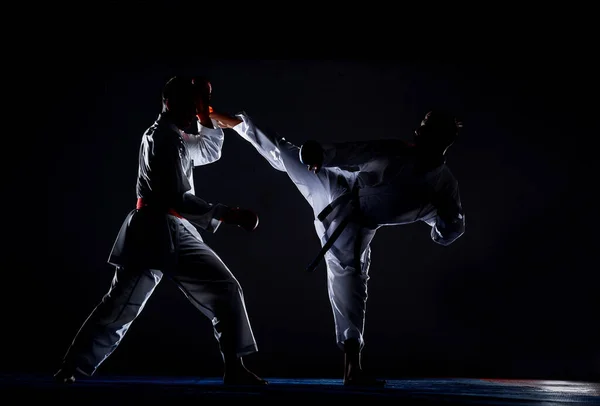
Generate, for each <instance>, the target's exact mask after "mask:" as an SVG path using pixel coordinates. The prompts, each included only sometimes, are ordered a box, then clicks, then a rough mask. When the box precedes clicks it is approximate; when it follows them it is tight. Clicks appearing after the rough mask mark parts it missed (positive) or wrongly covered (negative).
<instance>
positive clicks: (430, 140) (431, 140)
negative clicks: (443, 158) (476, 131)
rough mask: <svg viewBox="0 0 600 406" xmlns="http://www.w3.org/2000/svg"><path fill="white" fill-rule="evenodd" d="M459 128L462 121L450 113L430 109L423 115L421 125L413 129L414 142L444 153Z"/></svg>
mask: <svg viewBox="0 0 600 406" xmlns="http://www.w3.org/2000/svg"><path fill="white" fill-rule="evenodd" d="M460 128H462V123H461V122H459V121H457V120H456V118H455V117H453V116H452V115H450V114H448V113H446V112H442V111H438V110H432V111H430V112H428V113H427V114H426V115H425V118H423V120H422V121H421V125H420V126H419V128H417V129H416V130H415V144H417V145H419V146H422V147H425V148H427V149H430V150H433V151H436V152H441V153H445V152H446V150H447V149H448V148H449V147H450V146H451V145H452V144H453V143H454V141H456V137H457V136H458V131H459V129H460Z"/></svg>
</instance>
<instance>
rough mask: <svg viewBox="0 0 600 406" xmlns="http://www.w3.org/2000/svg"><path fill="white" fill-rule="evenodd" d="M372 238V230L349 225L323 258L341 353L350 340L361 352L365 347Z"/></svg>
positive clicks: (373, 234)
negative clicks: (354, 340) (357, 343)
mask: <svg viewBox="0 0 600 406" xmlns="http://www.w3.org/2000/svg"><path fill="white" fill-rule="evenodd" d="M336 220H337V219H336ZM335 223H336V224H337V221H336V222H335ZM336 224H334V225H332V228H334V227H335V226H336ZM329 234H330V233H329ZM374 236H375V230H372V229H367V228H364V227H362V226H361V225H359V224H356V223H352V222H351V223H349V224H348V225H347V226H346V228H345V229H344V231H343V232H342V234H341V235H340V237H339V238H338V239H337V240H336V242H335V244H334V245H333V247H331V249H330V250H329V251H328V252H327V254H326V255H325V261H326V264H327V291H328V294H329V301H330V303H331V308H332V311H333V320H334V324H335V334H336V342H337V344H338V346H339V347H340V348H341V349H343V343H344V341H346V340H348V339H351V338H353V339H356V340H357V341H358V342H359V344H360V346H361V348H362V346H363V345H364V337H363V334H364V327H365V314H366V305H367V297H368V295H367V285H368V281H369V267H370V265H371V247H370V243H371V241H372V239H373V237H374Z"/></svg>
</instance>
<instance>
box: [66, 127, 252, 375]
mask: <svg viewBox="0 0 600 406" xmlns="http://www.w3.org/2000/svg"><path fill="white" fill-rule="evenodd" d="M223 140H224V135H223V130H222V129H220V128H218V127H217V126H216V125H215V128H208V127H204V126H202V125H201V124H200V123H199V122H198V131H197V134H196V135H193V134H187V133H184V132H183V131H181V130H179V129H178V128H177V127H176V126H175V125H174V124H172V123H171V122H170V121H169V120H168V119H166V118H165V117H164V116H159V117H158V119H157V120H156V122H155V123H154V124H153V125H152V126H151V127H150V128H148V130H146V132H145V133H144V135H143V137H142V141H141V146H140V152H139V171H138V180H137V186H136V189H137V196H138V198H139V199H143V203H144V206H143V207H141V208H137V209H134V210H132V211H131V212H130V213H129V214H128V215H127V216H126V218H125V220H124V221H123V224H122V226H121V230H120V231H119V234H118V236H117V238H116V240H115V243H114V246H113V249H112V251H111V253H110V256H109V258H108V262H109V263H111V264H113V265H115V267H116V272H115V275H114V278H113V281H112V284H111V287H110V290H109V291H108V293H107V294H106V295H105V296H104V297H103V299H102V301H101V302H100V303H99V304H98V306H97V307H96V308H95V309H94V311H93V312H92V313H91V314H90V316H89V317H88V319H87V320H86V321H85V323H84V324H83V326H82V327H81V329H80V330H79V332H78V334H77V335H76V337H75V339H74V341H73V343H72V344H71V346H70V347H69V349H68V351H67V354H66V355H65V358H64V360H63V363H64V364H65V365H68V366H70V367H74V368H76V369H77V370H79V371H80V372H82V373H84V374H87V375H92V374H93V373H94V372H95V371H96V369H97V368H98V367H99V366H100V364H101V363H102V362H104V360H106V358H107V357H108V356H109V355H110V354H111V353H112V352H113V351H114V350H115V349H116V348H117V346H118V345H119V343H120V342H121V340H122V339H123V338H124V336H125V334H126V333H127V331H128V329H129V327H130V325H131V323H132V322H133V321H134V320H135V319H136V317H137V316H138V315H139V314H140V313H141V311H142V310H143V308H144V306H145V304H146V302H147V300H148V299H149V298H150V296H151V295H152V292H153V291H154V289H155V288H156V286H157V285H158V284H159V282H160V281H161V279H162V277H163V275H166V276H167V277H168V278H169V279H171V280H172V281H173V282H175V283H176V284H177V286H178V287H179V288H180V290H181V291H182V292H183V294H184V295H185V296H186V297H187V298H188V299H189V300H190V302H191V303H192V304H193V305H194V306H195V307H197V308H198V309H199V310H200V311H201V312H202V313H203V314H204V315H205V316H206V317H208V318H209V319H211V320H212V323H213V327H214V334H215V338H216V339H217V340H218V342H219V345H220V348H221V351H223V352H229V353H236V354H237V355H238V356H243V355H247V354H250V353H253V352H256V351H257V345H256V342H255V339H254V334H253V332H252V329H251V326H250V321H249V320H248V315H247V312H246V306H245V302H244V296H243V292H242V288H241V287H240V284H239V283H238V281H237V279H236V278H235V277H234V275H233V274H232V273H231V271H230V270H229V269H228V268H227V266H226V265H225V264H224V263H223V261H222V260H221V259H220V258H219V257H218V255H217V254H216V253H215V252H214V251H213V250H212V249H211V248H210V247H209V246H207V245H206V244H205V243H204V241H203V240H202V237H201V235H200V234H199V232H198V229H201V230H205V231H207V232H216V230H217V228H218V227H219V225H220V223H221V221H220V218H221V215H222V214H223V213H224V212H225V211H226V210H229V208H228V207H227V206H224V205H221V204H215V205H213V204H210V203H207V202H205V201H204V200H202V199H200V198H198V197H196V196H195V195H194V179H193V168H194V167H196V166H201V165H207V164H210V163H212V162H215V161H217V160H218V159H219V158H220V157H221V148H222V146H223ZM192 223H193V224H192Z"/></svg>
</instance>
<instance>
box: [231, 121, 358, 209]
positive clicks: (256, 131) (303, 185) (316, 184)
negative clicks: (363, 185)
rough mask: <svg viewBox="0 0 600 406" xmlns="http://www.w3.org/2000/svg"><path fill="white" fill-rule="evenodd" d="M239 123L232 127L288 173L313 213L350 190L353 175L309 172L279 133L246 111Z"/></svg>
mask: <svg viewBox="0 0 600 406" xmlns="http://www.w3.org/2000/svg"><path fill="white" fill-rule="evenodd" d="M238 117H239V118H241V119H242V120H243V122H242V123H240V124H239V125H237V126H236V127H234V130H235V131H236V132H237V133H238V134H239V135H240V136H241V137H242V138H243V139H244V140H246V141H248V142H249V143H250V145H252V146H253V147H254V148H255V149H256V151H257V152H258V153H259V154H260V155H261V156H262V157H263V158H265V159H266V160H267V162H269V164H271V166H273V167H274V168H275V169H277V170H279V171H285V172H287V174H288V176H289V177H290V179H291V180H292V182H294V184H295V185H296V187H297V188H298V190H299V191H300V193H302V195H303V196H304V198H305V199H306V200H307V201H308V203H309V204H310V206H311V207H312V208H313V211H314V213H315V216H316V215H317V214H319V213H320V212H321V210H323V209H324V208H325V206H327V205H328V204H329V203H331V201H333V200H334V199H336V198H337V197H339V196H341V195H342V194H344V193H346V192H348V191H349V190H351V189H352V186H353V184H354V182H355V179H356V175H355V174H354V173H352V172H349V171H344V170H342V169H339V168H323V169H322V170H321V171H320V172H319V173H318V174H315V173H313V172H310V171H309V170H308V168H307V166H306V165H304V164H303V163H302V162H300V155H299V152H300V148H299V147H298V146H296V145H294V144H292V143H291V142H289V141H287V140H286V139H285V138H283V137H281V136H280V135H278V134H276V133H274V132H271V131H264V130H262V129H261V128H259V127H257V126H256V125H255V124H254V122H253V121H252V120H251V119H250V118H249V117H248V116H247V115H245V114H240V115H238Z"/></svg>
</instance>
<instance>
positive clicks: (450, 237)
mask: <svg viewBox="0 0 600 406" xmlns="http://www.w3.org/2000/svg"><path fill="white" fill-rule="evenodd" d="M464 233H465V226H464V223H461V224H460V226H459V227H456V228H451V229H448V228H438V226H437V225H435V226H433V227H432V228H431V239H432V240H433V242H435V243H436V244H439V245H442V246H444V247H446V246H448V245H451V244H452V243H454V242H455V241H456V240H458V239H459V238H460V237H461V236H462V235H463V234H464Z"/></svg>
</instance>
